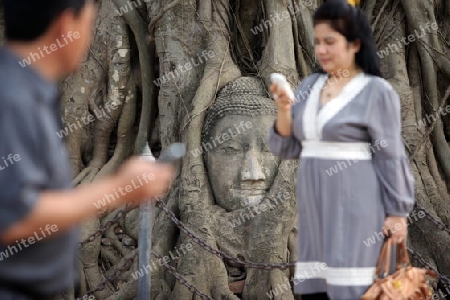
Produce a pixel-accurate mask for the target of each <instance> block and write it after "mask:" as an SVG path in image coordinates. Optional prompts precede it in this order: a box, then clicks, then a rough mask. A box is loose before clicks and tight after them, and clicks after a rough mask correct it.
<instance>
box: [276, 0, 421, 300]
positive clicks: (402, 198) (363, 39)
mask: <svg viewBox="0 0 450 300" xmlns="http://www.w3.org/2000/svg"><path fill="white" fill-rule="evenodd" d="M352 2H353V1H352ZM314 33H315V53H316V56H317V58H318V60H319V62H320V65H321V70H320V71H319V72H317V73H314V74H312V75H310V76H308V77H307V78H305V79H304V80H303V81H302V83H301V84H300V86H299V87H298V88H297V90H296V92H295V99H289V98H288V96H287V93H286V91H285V90H283V89H282V88H281V87H280V88H279V87H278V85H277V84H274V85H272V87H271V91H272V92H273V93H274V98H275V101H276V103H277V105H278V117H277V120H276V122H275V124H274V127H273V128H272V129H271V132H270V135H269V146H270V149H271V151H272V152H273V154H274V155H276V156H278V157H280V158H282V159H299V158H300V159H301V164H300V167H299V170H298V178H297V187H296V193H297V197H298V209H299V221H298V228H299V258H298V262H297V264H296V268H295V280H294V285H295V292H296V294H302V295H303V297H302V298H303V299H333V300H335V299H346V300H348V299H351V300H356V299H360V297H361V295H363V294H364V292H365V291H366V290H367V288H368V287H369V286H370V285H371V284H372V283H373V279H374V274H375V266H376V262H377V259H378V255H379V252H380V249H381V246H382V244H383V232H386V230H390V235H391V238H392V240H393V242H394V243H399V242H401V241H402V240H404V239H405V238H406V237H407V228H406V218H407V216H408V214H409V212H410V211H411V210H412V208H413V205H414V178H413V176H412V173H411V169H410V165H409V161H408V159H407V157H406V155H405V148H404V144H403V141H402V136H401V117H400V99H399V97H398V95H397V93H396V92H395V90H394V89H393V88H392V86H391V85H390V84H389V83H388V82H387V81H386V80H384V79H382V78H381V75H380V71H379V60H378V57H377V54H376V50H375V44H374V41H373V39H372V32H371V28H370V24H369V22H368V19H367V17H366V16H365V15H364V13H363V12H362V11H361V10H360V9H358V8H355V7H354V6H352V5H350V4H348V3H346V2H344V1H341V0H331V1H327V2H326V3H325V4H324V5H322V6H321V7H319V8H318V10H317V11H316V12H315V14H314ZM328 297H329V298H328Z"/></svg>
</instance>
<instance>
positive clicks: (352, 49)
mask: <svg viewBox="0 0 450 300" xmlns="http://www.w3.org/2000/svg"><path fill="white" fill-rule="evenodd" d="M314 36H315V39H314V44H315V47H314V50H315V53H316V57H317V59H318V60H319V63H320V65H321V67H322V69H323V70H324V71H325V72H327V73H338V71H339V70H341V72H340V73H342V72H343V71H345V70H348V71H352V70H353V69H355V54H356V53H357V52H358V51H359V49H360V46H359V42H348V41H347V39H346V38H345V37H344V36H343V35H341V34H340V33H339V32H337V31H335V30H334V29H333V28H331V26H330V25H329V24H328V23H319V24H317V25H316V26H315V27H314Z"/></svg>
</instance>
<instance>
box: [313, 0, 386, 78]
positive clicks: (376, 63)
mask: <svg viewBox="0 0 450 300" xmlns="http://www.w3.org/2000/svg"><path fill="white" fill-rule="evenodd" d="M313 21H314V26H316V25H317V24H320V23H328V24H330V26H331V28H333V29H334V30H336V31H337V32H339V33H340V34H342V35H343V36H344V37H345V38H346V39H347V41H349V42H353V41H355V40H360V41H361V49H360V50H359V52H358V53H356V55H355V63H356V64H357V65H358V66H359V67H360V68H361V69H363V70H364V72H365V73H368V74H371V75H374V76H379V77H381V71H380V59H379V57H378V55H377V51H376V46H375V42H374V40H373V37H372V28H371V26H370V23H369V20H368V18H367V16H366V14H365V13H364V12H363V11H362V10H361V9H359V8H357V7H353V6H351V5H349V4H347V2H346V1H345V0H328V1H327V2H326V3H324V4H323V5H321V6H320V7H319V8H318V9H317V10H316V12H315V13H314V17H313ZM319 72H321V73H324V71H323V70H319Z"/></svg>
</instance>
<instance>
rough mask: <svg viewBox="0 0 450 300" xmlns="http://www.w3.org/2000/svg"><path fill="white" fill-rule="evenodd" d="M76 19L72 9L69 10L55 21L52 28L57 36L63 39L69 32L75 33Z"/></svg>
mask: <svg viewBox="0 0 450 300" xmlns="http://www.w3.org/2000/svg"><path fill="white" fill-rule="evenodd" d="M74 18H75V13H74V11H73V10H72V9H67V10H65V11H64V12H63V13H62V14H61V15H59V17H58V18H56V19H55V20H54V21H53V24H52V26H53V29H54V31H55V33H56V34H57V36H59V37H61V36H63V35H66V34H67V33H68V32H69V31H73V22H74Z"/></svg>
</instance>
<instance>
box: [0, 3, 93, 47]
mask: <svg viewBox="0 0 450 300" xmlns="http://www.w3.org/2000/svg"><path fill="white" fill-rule="evenodd" d="M87 2H89V0H44V1H40V0H4V19H5V38H6V39H7V40H9V41H20V42H30V41H34V40H36V39H38V38H39V37H40V36H42V35H43V34H44V33H45V32H46V31H47V30H48V28H49V27H50V25H51V23H52V22H53V21H54V20H55V19H56V18H58V17H59V16H60V15H61V13H63V12H64V11H66V10H68V9H72V10H73V11H74V13H75V14H79V13H80V12H81V10H82V9H83V7H84V6H85V4H86V3H87Z"/></svg>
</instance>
